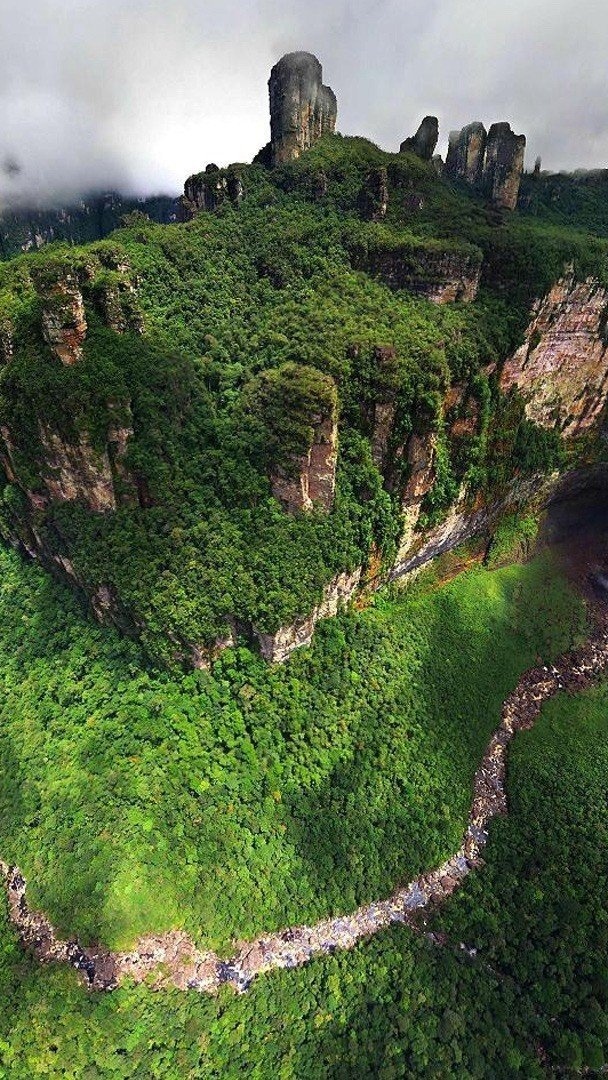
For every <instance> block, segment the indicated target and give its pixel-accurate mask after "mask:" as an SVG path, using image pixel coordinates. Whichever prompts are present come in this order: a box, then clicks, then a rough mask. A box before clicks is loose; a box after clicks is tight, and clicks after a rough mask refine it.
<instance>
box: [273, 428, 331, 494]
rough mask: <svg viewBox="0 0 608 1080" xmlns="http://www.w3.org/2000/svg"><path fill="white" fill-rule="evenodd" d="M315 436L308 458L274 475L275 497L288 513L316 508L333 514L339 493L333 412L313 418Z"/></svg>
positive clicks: (297, 460)
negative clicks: (337, 493)
mask: <svg viewBox="0 0 608 1080" xmlns="http://www.w3.org/2000/svg"><path fill="white" fill-rule="evenodd" d="M313 423H314V434H313V440H312V443H311V446H310V449H309V450H308V452H307V453H306V454H303V455H301V456H299V457H297V458H294V459H293V460H292V461H291V462H290V463H289V465H288V466H287V467H282V468H281V467H277V468H275V469H274V470H273V472H272V473H271V477H270V481H271V485H272V494H273V495H274V497H275V498H276V499H278V500H279V502H280V503H281V504H282V505H283V507H284V508H285V510H287V512H288V513H290V514H294V513H297V512H298V511H300V510H304V511H310V510H312V509H313V508H314V507H315V506H317V507H320V509H322V510H325V511H329V510H331V508H332V506H333V502H334V495H335V491H336V462H337V460H338V418H337V412H336V409H335V408H333V409H332V411H331V413H330V414H329V415H325V414H324V413H319V414H318V415H317V416H316V417H314V418H313Z"/></svg>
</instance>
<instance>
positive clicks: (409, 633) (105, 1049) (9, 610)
mask: <svg viewBox="0 0 608 1080" xmlns="http://www.w3.org/2000/svg"><path fill="white" fill-rule="evenodd" d="M523 532H524V533H528V532H529V527H528V526H527V525H524V527H523ZM507 533H508V534H510V535H511V536H512V535H513V525H512V524H511V525H510V527H509V529H508V530H507ZM501 545H502V548H503V551H504V550H505V545H506V538H505V536H503V538H502V541H501ZM0 623H1V625H2V635H1V637H0V674H1V678H2V686H3V690H4V705H3V710H2V756H3V765H4V768H3V786H2V815H1V820H2V833H3V837H2V851H3V857H4V858H16V859H19V862H20V864H21V865H22V867H23V868H24V869H26V870H27V873H28V874H29V876H30V880H31V898H32V900H35V901H36V902H40V903H44V905H45V906H46V907H47V909H48V910H49V911H50V912H52V915H53V917H54V918H55V919H56V920H57V921H59V923H60V924H61V922H62V921H65V924H66V927H67V926H68V925H69V926H70V928H71V929H72V930H74V929H78V930H79V931H80V932H82V933H83V934H85V935H86V934H87V932H88V933H90V934H93V935H95V934H97V933H103V934H104V935H108V938H112V939H113V940H115V941H116V940H123V941H124V940H126V939H127V938H128V937H129V936H130V935H131V936H132V935H133V934H134V933H136V932H137V931H138V930H140V929H143V928H145V929H151V928H152V927H153V926H157V927H160V926H166V925H170V924H172V923H175V922H176V921H178V922H182V921H183V922H186V924H187V925H189V926H190V928H191V929H192V930H193V932H195V934H196V936H197V937H198V939H199V940H201V941H204V940H206V939H207V936H208V938H209V939H211V940H213V941H216V942H221V941H225V940H226V937H227V936H228V935H229V934H230V933H231V932H239V931H240V932H245V933H246V932H251V931H252V930H254V929H255V928H259V927H260V925H261V924H262V923H263V922H264V919H266V920H267V921H268V922H273V921H281V920H283V919H285V918H288V917H289V915H292V916H293V914H296V916H297V917H298V918H299V919H300V920H301V919H302V917H303V916H304V915H305V914H307V915H308V916H310V915H314V913H315V912H318V911H320V910H323V909H327V908H329V907H333V908H336V907H337V908H339V909H344V908H347V907H348V906H349V905H352V904H353V903H354V902H355V899H356V897H357V896H361V895H368V894H369V892H370V889H371V890H372V891H373V889H374V888H375V889H378V890H379V891H380V892H381V891H382V890H383V889H386V890H388V889H389V888H390V887H391V885H392V884H393V883H394V880H395V878H398V879H401V878H402V877H403V875H405V877H407V876H408V874H409V873H410V872H412V871H413V870H415V869H417V868H418V866H419V865H420V864H421V863H425V861H426V862H427V864H428V860H433V859H437V858H438V857H439V856H440V854H441V853H442V852H443V851H445V850H447V849H448V848H449V846H450V844H453V843H454V841H455V839H456V838H457V836H458V833H459V830H460V829H461V827H462V820H463V816H464V814H465V808H466V804H467V802H468V799H469V797H470V791H469V790H468V785H469V783H470V777H471V774H472V769H473V767H474V765H475V762H476V761H477V760H478V758H479V756H480V753H481V750H482V747H483V745H484V742H485V741H486V739H487V735H488V733H489V731H490V730H491V729H492V727H493V726H494V725H495V723H496V720H497V715H498V707H499V702H500V699H501V697H502V696H504V694H505V692H506V691H507V690H508V689H509V688H510V687H511V686H513V684H514V683H515V681H516V679H517V677H518V673H519V672H520V671H521V670H522V668H524V667H526V666H527V665H529V664H530V663H531V662H534V661H535V659H536V657H537V656H538V655H539V654H540V656H541V657H543V658H545V659H547V658H549V657H550V656H551V655H553V654H555V652H556V651H559V650H562V649H563V648H564V647H566V646H567V645H568V643H569V642H570V641H571V640H576V639H577V638H578V637H579V635H580V634H581V633H582V632H583V623H582V611H581V606H580V601H579V600H578V599H577V598H576V597H575V595H574V594H573V593H572V592H571V591H570V590H569V588H568V587H567V586H565V585H564V583H563V582H562V581H561V579H560V577H559V574H558V573H557V572H556V570H555V567H554V566H552V564H551V563H550V562H547V561H546V560H539V561H536V562H535V563H532V564H529V565H527V566H511V567H507V568H504V569H501V570H486V569H483V568H482V569H477V570H472V571H470V572H468V573H467V574H465V575H464V576H460V577H458V578H456V579H454V581H452V583H451V584H449V585H447V586H443V587H437V580H436V576H435V575H434V574H432V575H429V576H427V578H426V579H421V580H420V581H419V582H418V583H417V585H416V586H415V587H414V588H413V589H410V590H407V591H406V592H405V593H401V594H400V595H398V596H395V597H393V598H389V597H387V598H383V599H380V598H378V600H377V603H376V605H375V606H374V607H373V608H371V609H369V610H366V611H363V612H361V613H359V614H353V615H351V616H344V617H342V618H341V619H340V620H336V621H330V622H328V623H326V624H325V626H324V628H323V633H322V634H321V635H319V638H318V640H317V642H316V644H315V646H314V647H313V649H312V650H311V651H310V652H309V651H306V652H305V653H302V654H299V655H296V656H295V657H292V659H291V660H290V662H289V664H288V665H287V666H286V667H285V668H283V669H279V670H274V671H273V670H272V669H269V668H268V667H266V666H264V665H262V663H261V662H260V661H259V660H258V659H257V658H256V657H255V656H254V655H253V654H251V653H248V652H246V651H245V650H243V651H242V653H237V654H231V655H230V659H228V654H227V655H226V657H225V658H224V659H223V660H222V661H221V662H220V663H219V664H218V665H217V667H216V670H215V672H214V674H213V675H210V674H206V673H199V674H196V675H190V676H185V677H181V678H180V679H178V680H175V679H173V678H171V677H170V676H169V675H168V674H166V673H164V674H161V673H159V672H158V671H156V672H154V671H146V670H145V668H144V667H142V663H141V656H140V654H139V652H138V649H137V646H135V645H134V644H128V643H125V642H124V641H122V642H121V641H120V640H119V639H118V638H117V637H116V636H115V635H114V634H113V633H112V632H111V631H108V630H103V629H100V628H98V627H95V626H94V625H92V624H91V623H90V622H88V621H86V620H85V619H84V618H83V616H82V614H81V613H80V612H79V610H78V608H77V607H76V606H75V605H74V601H73V600H72V599H71V598H70V597H69V596H68V595H67V594H66V592H65V590H63V589H61V588H60V587H59V586H56V585H53V584H52V583H51V582H50V581H49V579H48V578H47V577H46V576H45V575H44V574H43V573H42V572H41V571H39V570H35V569H34V568H31V567H30V568H28V567H24V566H23V565H22V564H21V563H20V561H19V560H18V559H17V558H16V557H15V556H13V555H5V556H3V562H2V620H0ZM607 697H608V695H607V691H606V689H605V688H604V687H602V688H599V689H597V690H594V691H591V692H588V693H586V694H584V695H582V696H581V697H580V698H577V699H571V698H567V697H563V698H561V699H558V700H556V701H554V702H553V703H551V704H550V705H549V706H547V707H546V708H545V709H544V712H543V716H542V719H541V720H540V721H539V722H538V724H537V726H536V728H535V729H534V730H533V731H532V732H530V733H528V734H525V735H523V736H519V737H518V741H516V743H515V744H514V749H513V750H512V751H511V754H512V757H511V759H510V766H509V777H508V791H509V800H510V814H509V817H508V818H506V819H504V820H498V821H496V822H494V823H493V824H492V826H491V837H490V844H489V847H488V849H487V856H486V860H487V867H486V869H485V870H483V871H479V872H478V873H477V874H476V875H473V876H472V877H471V878H470V881H469V884H468V885H467V886H466V887H465V889H464V891H463V892H462V893H461V894H460V895H458V896H457V897H455V898H454V899H453V900H452V901H450V902H449V903H448V906H447V907H446V908H444V909H443V910H442V911H441V913H440V914H438V915H437V916H436V917H435V918H434V919H433V920H431V922H430V924H429V926H428V930H431V931H433V932H434V933H435V934H437V935H446V937H445V944H443V945H441V946H438V945H436V944H433V943H432V942H431V941H429V940H427V939H426V938H425V937H424V936H418V935H415V934H413V933H412V932H411V931H409V930H407V929H396V930H391V931H389V932H385V933H383V934H381V935H379V936H378V937H376V938H374V939H373V940H372V941H370V942H369V943H365V944H363V945H361V946H360V947H358V948H357V949H355V950H354V951H353V952H351V953H336V955H334V956H331V957H327V958H326V959H322V960H317V961H314V962H312V963H311V964H310V965H308V966H307V967H306V968H303V969H298V970H294V971H284V972H279V973H275V974H272V975H268V976H263V977H262V978H261V979H260V980H259V981H258V982H256V983H255V984H254V985H253V987H252V988H251V989H250V990H249V991H248V992H247V993H246V994H245V995H242V996H235V995H234V993H233V992H232V991H231V990H225V991H222V992H221V993H220V994H219V995H218V997H217V998H208V997H205V996H200V995H198V994H196V993H183V992H179V991H171V992H169V991H160V992H151V991H150V990H149V989H148V988H147V987H145V986H143V987H139V988H134V987H132V988H129V987H128V986H126V987H124V988H122V989H120V990H117V991H115V992H114V993H112V994H109V995H108V994H106V995H91V994H87V993H86V991H84V990H83V988H82V987H81V985H80V984H78V982H77V979H76V976H75V974H74V973H70V972H68V971H66V970H65V969H60V968H53V967H50V968H41V967H40V966H37V965H36V964H35V963H34V962H32V961H29V960H28V959H27V957H26V956H24V954H23V953H22V952H21V950H20V949H19V947H18V945H17V944H16V942H15V940H14V937H13V933H12V931H11V929H10V927H9V925H8V924H7V923H6V921H5V922H4V923H3V927H2V950H1V952H0V993H1V995H2V1002H3V1010H2V1020H1V1021H0V1068H1V1069H2V1070H3V1075H4V1076H6V1077H7V1078H9V1077H16V1078H22V1077H23V1078H24V1080H25V1078H26V1077H27V1078H29V1077H31V1076H37V1075H41V1076H42V1075H44V1076H51V1077H54V1076H57V1077H59V1076H65V1077H74V1078H80V1077H91V1078H96V1077H109V1076H116V1077H138V1078H139V1077H141V1078H143V1077H170V1078H173V1077H175V1078H176V1080H177V1078H178V1077H180V1078H181V1077H193V1078H194V1077H197V1076H198V1077H205V1078H206V1077H213V1076H217V1077H222V1078H223V1077H232V1076H235V1077H236V1076H239V1075H243V1074H245V1073H246V1074H248V1075H252V1076H259V1077H265V1076H268V1075H269V1074H270V1073H277V1074H278V1075H280V1076H283V1077H286V1078H287V1077H294V1078H296V1077H298V1078H300V1077H319V1078H321V1077H326V1076H331V1077H354V1076H357V1077H359V1076H361V1077H367V1076H369V1077H370V1078H371V1077H387V1078H388V1077H404V1076H420V1077H423V1076H424V1077H438V1078H439V1077H444V1076H452V1075H458V1076H462V1077H464V1078H465V1080H467V1078H479V1080H483V1078H485V1077H487V1076H489V1075H491V1076H496V1077H497V1078H502V1077H505V1078H510V1077H516V1076H526V1077H539V1080H540V1078H541V1077H543V1076H546V1075H548V1074H550V1072H551V1069H552V1068H553V1066H554V1065H564V1066H568V1067H579V1066H580V1065H581V1063H584V1064H586V1065H588V1066H590V1067H594V1068H597V1067H598V1066H599V1064H601V1062H602V1061H603V1056H602V1055H603V1050H602V1046H607V1045H608V1044H607V1035H606V1032H607V1028H606V1023H607V1021H606V1012H605V1011H604V1010H605V1009H606V1007H607V998H606V972H605V970H604V967H605V965H604V962H603V957H604V955H605V949H606V942H605V934H606V930H605V926H606V912H605V890H604V889H603V888H602V881H603V880H604V878H605V875H606V869H607V868H606V861H605V859H606V856H605V852H606V845H605V844H604V843H603V842H602V836H603V833H604V832H605V829H606V822H605V820H604V819H605V813H604V808H605V805H606V794H607V791H606V776H607V775H608V773H607V770H606V761H605V758H606V755H607V754H608V741H607V740H608V730H607V728H606V716H607V715H608V713H607V710H606V705H607ZM347 710H348V714H349V722H348V724H347V723H344V719H343V718H344V717H345V716H346V715H347ZM422 710H424V711H422ZM218 811H220V812H219V813H218ZM218 821H219V822H220V825H221V837H220V836H218V833H217V832H216V831H214V830H216V829H217V828H218ZM332 822H334V824H333V825H332ZM275 864H276V865H275ZM290 874H293V877H290V876H289V875H290ZM391 875H392V876H391ZM336 886H337V888H336ZM290 890H294V893H293V899H294V900H297V902H295V903H294V907H293V909H292V908H291V907H290V904H291V903H292V896H291V895H290ZM275 891H276V894H277V895H276V897H275V895H274V894H275ZM313 898H314V900H313ZM177 903H179V905H180V911H179V912H177V908H176V906H175V905H176V904H177ZM281 905H282V906H281ZM142 912H143V915H142ZM182 915H183V916H184V918H183V919H182V918H181V916H182ZM267 928H268V927H267ZM440 940H442V941H443V940H444V938H443V937H440ZM461 942H463V943H464V944H466V946H467V948H469V949H472V948H474V949H477V950H478V951H477V954H476V955H473V956H470V955H469V954H468V953H467V952H465V951H464V950H463V949H462V948H461V945H460V943H461Z"/></svg>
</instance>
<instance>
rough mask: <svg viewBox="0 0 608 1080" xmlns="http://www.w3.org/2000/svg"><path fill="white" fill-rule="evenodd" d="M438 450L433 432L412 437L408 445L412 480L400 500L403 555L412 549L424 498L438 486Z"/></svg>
mask: <svg viewBox="0 0 608 1080" xmlns="http://www.w3.org/2000/svg"><path fill="white" fill-rule="evenodd" d="M435 447H436V437H435V434H434V433H433V432H427V433H425V434H424V435H416V434H414V435H411V436H410V438H409V441H408V444H407V464H408V471H409V476H408V480H407V483H406V485H405V490H404V492H403V495H402V498H401V520H402V531H401V539H400V546H399V552H400V553H401V554H402V553H404V552H406V551H408V550H409V548H410V547H411V545H412V542H413V540H414V531H415V529H416V525H417V524H418V519H419V518H420V511H421V508H422V503H423V500H424V497H425V495H428V493H429V491H430V490H431V488H432V486H433V484H434V483H435Z"/></svg>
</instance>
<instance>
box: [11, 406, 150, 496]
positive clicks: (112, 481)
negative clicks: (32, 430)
mask: <svg viewBox="0 0 608 1080" xmlns="http://www.w3.org/2000/svg"><path fill="white" fill-rule="evenodd" d="M108 407H109V411H110V421H109V424H108V429H107V436H106V441H105V445H104V446H102V447H94V446H93V445H92V444H91V440H90V438H89V435H88V434H87V432H81V433H80V434H79V436H78V438H77V439H75V440H68V439H67V438H66V437H65V436H64V435H62V434H61V433H60V432H59V431H57V430H54V429H53V428H52V427H50V426H49V425H48V424H47V423H46V422H45V421H43V420H39V421H38V435H39V439H40V447H41V453H42V458H41V463H40V484H39V487H38V490H37V491H35V492H32V491H30V490H29V489H28V486H27V479H25V478H22V476H21V468H20V464H19V454H18V452H17V448H16V446H15V443H14V441H13V437H12V435H11V432H10V430H9V429H8V428H7V427H6V426H2V427H1V428H0V436H1V439H0V462H1V464H2V466H3V468H4V472H5V475H6V477H7V479H8V480H9V482H11V483H13V484H16V485H17V486H18V487H20V488H21V489H22V491H23V492H24V494H25V495H26V497H27V499H28V501H29V503H30V507H31V509H32V510H43V509H45V507H46V506H48V505H49V503H51V502H59V503H65V502H75V501H77V502H80V503H82V505H83V506H86V507H87V509H89V510H91V511H93V512H94V513H106V512H107V511H110V510H116V509H117V507H118V506H133V505H137V503H138V494H137V485H136V482H135V480H134V478H133V477H132V475H131V473H130V472H129V470H128V468H127V467H126V465H125V461H124V459H125V455H126V453H127V448H128V443H129V439H130V438H131V436H132V435H133V427H132V416H131V407H130V403H129V402H125V401H121V402H113V403H110V404H109V406H108Z"/></svg>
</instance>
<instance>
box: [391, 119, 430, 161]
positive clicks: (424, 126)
mask: <svg viewBox="0 0 608 1080" xmlns="http://www.w3.org/2000/svg"><path fill="white" fill-rule="evenodd" d="M438 139H439V121H438V119H437V117H436V116H425V118H424V120H423V121H422V123H421V124H420V127H419V128H418V131H417V132H416V134H415V135H411V136H410V138H409V139H405V140H404V142H402V143H401V146H400V147H399V153H400V154H403V153H407V152H409V153H412V154H416V155H417V157H419V158H422V160H423V161H432V158H433V154H434V153H435V147H436V146H437V141H438Z"/></svg>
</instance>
